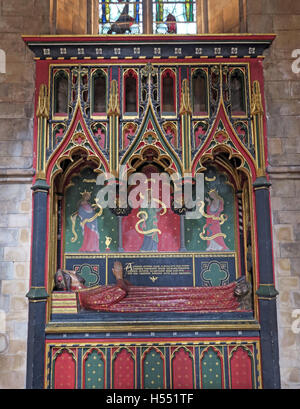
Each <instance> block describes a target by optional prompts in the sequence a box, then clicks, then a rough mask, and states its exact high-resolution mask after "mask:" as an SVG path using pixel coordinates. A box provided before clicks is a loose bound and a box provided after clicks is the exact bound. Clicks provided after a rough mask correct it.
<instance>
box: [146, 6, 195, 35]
mask: <svg viewBox="0 0 300 409" xmlns="http://www.w3.org/2000/svg"><path fill="white" fill-rule="evenodd" d="M196 32H197V26H196V2H195V0H185V1H184V0H155V1H154V2H153V33H155V34H195V33H196Z"/></svg>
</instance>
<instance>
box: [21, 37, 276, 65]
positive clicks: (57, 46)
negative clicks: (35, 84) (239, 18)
mask: <svg viewBox="0 0 300 409" xmlns="http://www.w3.org/2000/svg"><path fill="white" fill-rule="evenodd" d="M275 37H276V36H275V35H274V34H258V35H253V34H238V35H232V34H222V35H164V36H160V35H134V36H129V35H123V36H122V35H104V36H103V35H102V36H89V35H88V36H73V35H71V36H67V35H62V36H53V35H46V36H34V35H33V36H23V40H24V42H25V43H26V44H27V45H28V47H29V48H30V49H31V50H32V51H33V52H34V54H35V59H36V60H59V59H61V58H62V57H63V59H64V60H68V59H78V60H85V59H87V57H88V58H89V59H98V58H99V57H100V58H101V59H113V60H116V61H117V62H119V60H120V59H126V58H127V57H128V56H135V57H134V58H137V59H139V58H140V57H143V58H154V57H157V56H158V55H157V49H158V48H159V57H160V58H171V57H172V56H173V57H176V58H177V59H180V58H185V57H188V58H189V60H190V59H194V58H195V59H199V58H201V57H202V56H206V57H207V58H220V57H221V58H230V57H232V56H234V57H235V58H236V57H238V58H259V57H262V56H263V53H264V51H265V50H266V49H267V48H268V47H269V46H270V44H271V43H272V41H273V40H274V38H275ZM137 45H138V48H139V53H138V54H137V52H136V48H137V47H136V46H137ZM183 45H184V47H182V46H183ZM130 47H132V50H130Z"/></svg>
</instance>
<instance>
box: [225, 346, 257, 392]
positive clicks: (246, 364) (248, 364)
mask: <svg viewBox="0 0 300 409" xmlns="http://www.w3.org/2000/svg"><path fill="white" fill-rule="evenodd" d="M230 372H231V387H232V389H252V386H253V385H252V360H251V357H250V356H249V354H248V352H247V351H246V350H245V349H243V348H242V347H238V348H237V349H236V350H235V351H234V352H233V354H232V357H231V359H230Z"/></svg>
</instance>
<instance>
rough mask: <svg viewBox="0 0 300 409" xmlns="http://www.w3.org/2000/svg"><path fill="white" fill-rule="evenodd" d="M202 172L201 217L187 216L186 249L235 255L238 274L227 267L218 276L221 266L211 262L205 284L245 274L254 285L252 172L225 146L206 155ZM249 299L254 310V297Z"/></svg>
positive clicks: (206, 273) (198, 204) (209, 284)
mask: <svg viewBox="0 0 300 409" xmlns="http://www.w3.org/2000/svg"><path fill="white" fill-rule="evenodd" d="M201 173H204V194H203V197H202V198H200V200H199V201H198V203H197V204H196V206H195V211H196V212H197V211H198V212H199V215H198V216H199V217H198V218H193V219H187V218H186V219H185V245H186V248H187V250H188V251H195V252H201V253H202V252H203V253H205V254H206V255H207V257H214V255H217V256H218V257H219V258H221V257H222V256H223V255H224V256H225V257H226V256H227V255H229V254H234V257H235V258H236V268H235V275H232V274H231V273H230V275H229V276H228V275H227V276H226V273H225V270H226V269H224V272H222V271H218V274H217V275H216V274H215V273H214V270H216V269H217V266H216V265H211V266H208V269H207V271H206V272H204V273H203V274H202V273H201V274H202V275H201V280H202V283H203V285H208V286H211V285H223V284H224V283H226V282H230V281H233V280H236V279H239V278H240V277H244V278H246V279H247V280H248V282H249V284H250V286H253V285H255V280H256V277H255V251H254V249H255V245H254V243H255V231H254V227H253V226H254V215H253V203H252V191H251V186H252V184H251V175H250V174H249V172H248V170H247V167H246V165H245V163H244V160H243V158H242V157H241V156H239V155H234V154H232V152H230V151H229V150H225V149H222V147H220V148H219V149H216V150H215V151H214V152H213V153H212V154H210V155H207V156H204V157H203V159H202V171H201ZM218 268H219V267H218ZM248 301H249V300H248ZM249 302H250V303H251V305H249V308H250V309H251V308H252V306H253V305H252V300H250V301H249Z"/></svg>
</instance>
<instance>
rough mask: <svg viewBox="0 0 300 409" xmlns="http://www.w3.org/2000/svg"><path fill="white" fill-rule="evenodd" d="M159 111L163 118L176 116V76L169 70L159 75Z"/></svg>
mask: <svg viewBox="0 0 300 409" xmlns="http://www.w3.org/2000/svg"><path fill="white" fill-rule="evenodd" d="M161 111H162V115H163V116H174V115H176V75H175V73H174V71H173V70H171V69H165V70H164V71H163V72H162V74H161Z"/></svg>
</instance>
